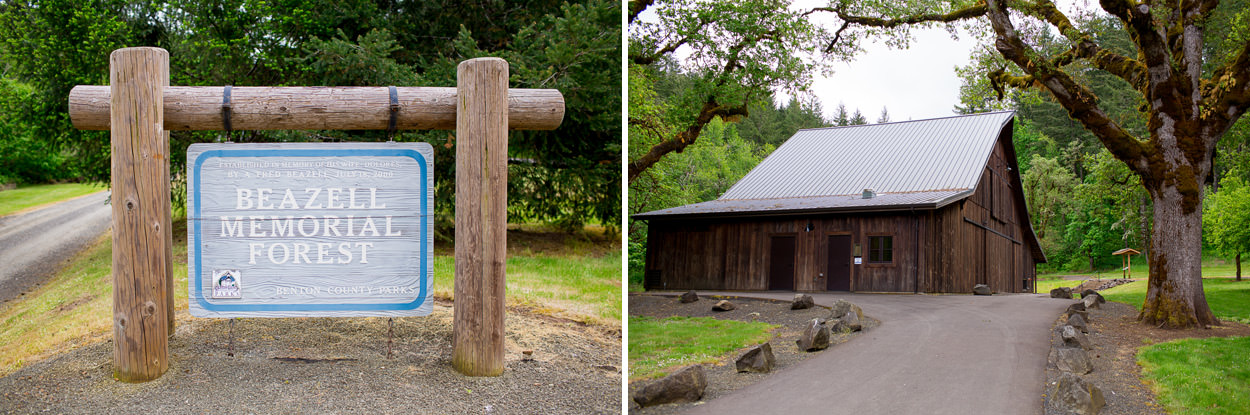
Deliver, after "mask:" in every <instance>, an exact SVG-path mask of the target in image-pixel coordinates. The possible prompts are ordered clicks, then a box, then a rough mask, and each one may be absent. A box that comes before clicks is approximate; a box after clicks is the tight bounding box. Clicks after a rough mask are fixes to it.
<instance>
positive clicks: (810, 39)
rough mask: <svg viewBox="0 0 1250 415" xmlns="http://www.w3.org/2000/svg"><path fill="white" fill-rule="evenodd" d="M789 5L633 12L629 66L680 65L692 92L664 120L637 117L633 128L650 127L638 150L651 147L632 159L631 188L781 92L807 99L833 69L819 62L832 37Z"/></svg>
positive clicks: (641, 4) (761, 0)
mask: <svg viewBox="0 0 1250 415" xmlns="http://www.w3.org/2000/svg"><path fill="white" fill-rule="evenodd" d="M788 5H789V4H788V2H787V1H783V0H744V1H720V2H700V1H697V0H671V1H664V2H660V3H659V4H654V5H652V4H650V2H647V1H635V2H633V3H631V4H630V8H629V9H630V10H629V12H630V17H629V18H630V39H629V53H628V60H629V63H630V64H631V65H639V66H651V67H654V66H657V65H677V66H679V67H680V71H681V72H683V73H687V74H689V75H690V84H689V85H688V88H687V91H685V92H684V93H683V94H682V95H681V96H679V97H677V98H678V99H677V100H676V101H674V102H672V103H671V105H668V106H667V107H666V108H665V112H664V113H663V114H660V115H658V116H657V117H654V118H651V119H647V120H644V119H639V118H634V117H633V116H632V114H633V111H632V109H631V111H630V113H631V117H630V120H629V123H630V124H631V125H634V124H642V123H647V124H648V125H650V128H647V129H646V130H645V132H644V133H645V134H647V136H646V137H644V139H643V140H641V141H639V142H637V143H636V144H638V145H641V146H643V147H642V148H641V149H640V151H638V152H634V151H631V152H630V155H629V158H630V161H629V172H628V175H629V176H628V177H629V181H630V182H631V183H632V182H633V181H634V180H636V179H637V178H638V177H639V175H641V174H642V172H644V171H646V170H647V169H648V168H651V166H653V165H655V163H656V162H658V161H660V159H661V158H662V157H664V156H665V155H667V154H669V153H672V152H681V151H683V150H684V149H685V148H686V147H687V146H690V145H691V144H694V143H695V141H696V140H698V138H699V135H700V134H701V133H702V130H703V128H704V127H705V126H706V125H707V124H708V123H710V122H711V121H712V119H715V118H720V119H722V120H725V121H736V120H739V119H741V118H742V117H746V116H747V115H748V114H749V108H750V106H751V104H752V103H756V102H759V101H760V100H762V99H763V98H764V97H765V96H768V95H771V94H772V92H773V90H774V89H779V90H786V91H788V92H791V93H802V92H803V91H805V90H806V88H807V85H808V84H810V80H811V76H812V74H814V73H817V72H820V71H822V70H824V68H826V66H825V65H826V64H824V63H822V62H821V61H818V60H817V59H816V58H815V57H814V55H815V54H816V51H817V46H818V43H819V40H820V39H823V38H825V35H824V33H825V32H824V30H823V29H821V28H820V27H819V26H818V25H815V24H813V23H811V22H810V21H808V20H807V19H806V15H805V14H804V13H803V12H801V11H796V10H791V9H790V8H788V7H787V6H788ZM644 10H653V11H654V12H655V19H654V21H648V20H647V19H643V18H639V17H638V16H639V15H640V14H641V13H643V12H644ZM679 50H680V51H683V53H685V54H688V57H687V58H685V59H683V60H682V61H681V62H677V61H676V60H674V59H672V56H673V54H674V53H677V52H678V51H679ZM653 69H654V68H653ZM636 72H637V71H635V70H634V69H632V68H631V69H630V74H634V73H636ZM632 83H633V82H632V79H631V85H632ZM632 104H633V102H632V101H631V105H632ZM659 121H662V122H663V123H662V124H659V123H657V122H659ZM630 141H631V148H633V146H632V144H635V142H634V140H633V138H632V137H631V139H630Z"/></svg>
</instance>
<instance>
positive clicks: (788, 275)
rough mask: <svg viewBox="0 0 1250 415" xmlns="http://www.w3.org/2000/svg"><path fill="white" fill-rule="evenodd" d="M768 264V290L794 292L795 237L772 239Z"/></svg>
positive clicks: (776, 237) (775, 237)
mask: <svg viewBox="0 0 1250 415" xmlns="http://www.w3.org/2000/svg"><path fill="white" fill-rule="evenodd" d="M768 263H769V266H768V289H770V290H785V291H794V237H793V236H774V237H772V247H771V248H770V254H769V257H768Z"/></svg>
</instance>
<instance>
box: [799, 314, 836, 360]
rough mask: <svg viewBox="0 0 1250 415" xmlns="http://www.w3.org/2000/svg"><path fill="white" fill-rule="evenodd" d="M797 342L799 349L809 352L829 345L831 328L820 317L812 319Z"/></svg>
mask: <svg viewBox="0 0 1250 415" xmlns="http://www.w3.org/2000/svg"><path fill="white" fill-rule="evenodd" d="M795 343H797V344H798V345H799V350H802V351H807V352H810V351H812V350H822V349H824V348H826V347H829V328H828V327H825V325H824V324H821V322H820V320H819V319H812V321H810V322H808V323H807V328H806V329H804V330H803V333H802V334H799V339H798V340H796V341H795Z"/></svg>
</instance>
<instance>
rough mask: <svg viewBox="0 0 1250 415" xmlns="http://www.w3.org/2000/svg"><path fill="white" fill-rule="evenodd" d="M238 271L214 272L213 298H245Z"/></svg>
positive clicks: (224, 270) (223, 270)
mask: <svg viewBox="0 0 1250 415" xmlns="http://www.w3.org/2000/svg"><path fill="white" fill-rule="evenodd" d="M240 276H241V275H240V273H239V270H237V269H222V270H217V269H215V270H213V298H243V290H242V289H241V288H240V286H239V282H240V281H239V279H240Z"/></svg>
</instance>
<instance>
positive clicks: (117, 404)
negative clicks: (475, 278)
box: [0, 304, 621, 414]
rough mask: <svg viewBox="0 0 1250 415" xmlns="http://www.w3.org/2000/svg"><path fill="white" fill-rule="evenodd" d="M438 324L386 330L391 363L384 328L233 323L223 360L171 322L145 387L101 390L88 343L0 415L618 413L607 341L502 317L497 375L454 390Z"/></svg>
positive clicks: (356, 323) (105, 360)
mask: <svg viewBox="0 0 1250 415" xmlns="http://www.w3.org/2000/svg"><path fill="white" fill-rule="evenodd" d="M451 311H452V310H451V308H450V307H448V306H447V304H440V305H436V306H435V307H434V312H433V313H432V314H431V315H429V316H427V317H405V318H396V319H395V320H394V330H395V331H394V334H395V335H394V338H393V345H392V347H393V353H394V354H393V358H392V359H387V357H386V350H387V319H386V318H376V317H375V318H284V319H240V320H236V321H235V324H234V357H230V356H227V353H228V350H227V345H228V342H229V337H228V329H229V324H228V322H227V321H226V320H205V319H189V318H184V319H180V321H179V324H178V328H177V331H176V334H175V335H174V336H173V337H172V338H171V339H170V345H169V351H170V359H171V363H170V368H169V371H168V372H166V373H165V375H164V376H162V377H160V378H159V379H157V380H154V381H151V382H147V383H138V384H127V383H122V382H118V381H115V380H113V378H112V373H113V372H112V371H113V367H112V353H113V345H112V342H111V341H106V342H102V343H96V344H93V345H89V346H86V347H82V348H79V349H76V350H73V351H69V352H66V353H63V354H61V355H58V356H55V357H52V358H50V359H47V360H44V361H41V362H38V363H34V364H31V365H30V366H27V367H25V368H23V369H21V370H19V371H17V372H14V373H12V374H10V375H8V376H6V377H4V378H0V412H5V413H32V412H50V413H496V414H515V413H543V414H587V413H591V414H600V413H602V414H612V413H620V412H621V389H620V385H621V384H620V379H621V371H620V367H621V337H620V333H619V332H616V331H615V330H608V329H605V328H602V327H597V326H585V325H582V324H580V323H575V322H570V321H565V320H559V319H555V318H551V317H546V316H541V315H534V314H529V313H525V312H518V311H516V310H513V309H509V310H508V315H507V317H506V326H507V327H506V333H505V336H506V339H505V347H506V349H507V350H506V357H505V366H506V368H505V370H504V373H503V375H502V376H499V377H467V376H463V375H461V374H459V373H458V372H456V371H455V370H454V369H453V368H452V367H451V335H452V330H451V329H452V312H451ZM182 313H184V312H180V314H182ZM526 351H530V352H531V353H530V354H528V355H527V354H526V353H525V352H526Z"/></svg>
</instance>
